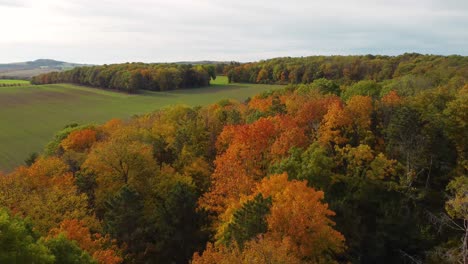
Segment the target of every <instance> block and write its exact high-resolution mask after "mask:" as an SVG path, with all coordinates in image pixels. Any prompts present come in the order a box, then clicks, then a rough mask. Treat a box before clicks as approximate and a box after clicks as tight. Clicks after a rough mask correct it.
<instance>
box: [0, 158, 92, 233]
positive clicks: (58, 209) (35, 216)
mask: <svg viewBox="0 0 468 264" xmlns="http://www.w3.org/2000/svg"><path fill="white" fill-rule="evenodd" d="M74 182H75V179H74V178H73V176H72V174H71V173H68V172H66V165H65V164H64V163H63V162H61V161H60V160H59V159H57V158H48V159H45V158H40V159H39V160H38V161H37V162H36V163H34V164H33V165H32V166H31V167H29V168H26V167H20V168H18V169H17V170H15V171H14V172H12V173H11V174H9V175H7V176H5V177H2V178H0V205H1V206H5V207H8V208H9V209H10V210H11V211H12V212H13V213H16V214H19V215H21V216H27V217H30V218H31V220H32V221H33V222H34V226H35V228H36V229H37V230H38V231H39V232H40V233H42V234H46V233H47V232H48V230H50V228H52V227H55V226H57V225H58V224H59V223H60V222H61V221H63V220H64V219H68V218H75V219H80V220H83V221H85V222H86V223H87V224H88V225H89V226H92V227H94V228H95V227H97V223H96V220H95V219H94V217H93V216H92V215H90V212H89V210H88V208H87V197H86V195H85V194H79V193H78V190H77V187H76V185H75V184H74Z"/></svg>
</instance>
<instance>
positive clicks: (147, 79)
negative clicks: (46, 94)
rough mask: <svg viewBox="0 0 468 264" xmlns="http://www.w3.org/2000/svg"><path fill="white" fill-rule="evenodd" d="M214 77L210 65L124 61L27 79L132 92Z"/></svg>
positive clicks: (202, 81) (175, 86)
mask: <svg viewBox="0 0 468 264" xmlns="http://www.w3.org/2000/svg"><path fill="white" fill-rule="evenodd" d="M215 78H216V70H215V67H214V66H213V65H196V66H192V65H178V64H145V63H124V64H112V65H103V66H86V67H76V68H73V69H71V70H68V71H63V72H51V73H46V74H41V75H38V76H34V77H33V78H32V80H31V83H32V84H51V83H73V84H79V85H86V86H92V87H99V88H106V89H116V90H119V91H124V92H128V93H136V92H138V91H139V90H150V91H167V90H175V89H187V88H195V87H203V86H208V85H209V84H210V80H211V79H215Z"/></svg>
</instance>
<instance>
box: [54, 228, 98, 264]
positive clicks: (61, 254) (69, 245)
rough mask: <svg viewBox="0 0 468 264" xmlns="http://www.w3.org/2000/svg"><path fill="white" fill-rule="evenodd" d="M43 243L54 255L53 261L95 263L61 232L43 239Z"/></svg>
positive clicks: (76, 263) (63, 263) (82, 263)
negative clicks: (53, 236)
mask: <svg viewBox="0 0 468 264" xmlns="http://www.w3.org/2000/svg"><path fill="white" fill-rule="evenodd" d="M45 245H46V246H47V247H48V248H49V249H50V251H51V252H52V254H54V256H55V263H57V264H58V263H60V264H97V262H96V261H95V260H94V259H93V258H92V257H91V256H90V255H89V254H88V252H86V251H84V250H82V249H81V248H80V247H79V246H78V244H77V243H76V242H75V241H70V240H68V239H67V238H66V237H65V236H64V235H63V234H60V235H58V236H57V237H55V238H51V239H48V240H46V241H45Z"/></svg>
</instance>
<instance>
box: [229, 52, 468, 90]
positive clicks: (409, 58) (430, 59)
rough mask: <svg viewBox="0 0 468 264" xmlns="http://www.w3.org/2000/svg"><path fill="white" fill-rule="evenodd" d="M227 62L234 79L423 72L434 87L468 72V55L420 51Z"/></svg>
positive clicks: (385, 76) (380, 77) (341, 79)
mask: <svg viewBox="0 0 468 264" xmlns="http://www.w3.org/2000/svg"><path fill="white" fill-rule="evenodd" d="M223 66H224V68H223V72H224V74H226V75H227V76H228V77H229V80H230V81H231V82H245V83H277V84H289V83H291V84H301V83H302V84H307V83H312V82H313V81H314V80H316V79H320V78H326V79H329V80H335V81H337V82H338V83H339V84H350V83H353V82H355V81H359V80H373V81H377V82H381V81H384V80H390V79H393V78H401V77H405V76H419V77H420V78H422V79H423V81H424V82H425V83H429V85H431V87H432V88H433V87H437V86H438V85H440V84H441V83H444V82H447V81H448V80H449V79H450V78H452V77H453V76H456V75H466V74H467V72H468V58H467V57H463V56H458V55H453V56H438V55H422V54H417V53H406V54H403V55H400V56H382V55H376V56H374V55H365V56H312V57H300V58H291V57H285V58H276V59H270V60H264V61H259V62H254V63H245V64H238V65H236V64H233V63H231V64H225V65H223ZM425 85H428V84H425Z"/></svg>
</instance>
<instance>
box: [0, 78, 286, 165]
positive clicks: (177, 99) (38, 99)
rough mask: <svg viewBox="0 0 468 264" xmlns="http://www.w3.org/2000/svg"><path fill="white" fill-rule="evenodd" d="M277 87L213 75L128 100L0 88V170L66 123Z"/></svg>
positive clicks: (84, 90)
mask: <svg viewBox="0 0 468 264" xmlns="http://www.w3.org/2000/svg"><path fill="white" fill-rule="evenodd" d="M279 87H281V86H278V85H276V86H275V85H252V84H228V83H227V78H226V77H223V76H219V77H218V78H217V79H216V80H215V81H213V82H212V86H210V87H205V88H199V89H191V90H177V91H170V92H144V93H142V94H138V95H129V94H123V93H117V92H111V91H105V90H100V89H95V88H88V87H83V86H76V85H70V84H53V85H39V86H21V87H2V88H0V170H1V171H10V170H11V169H12V168H14V167H15V166H18V165H20V164H23V161H24V160H25V159H26V158H27V156H28V155H29V154H30V153H32V152H40V151H42V150H43V149H44V147H45V144H46V143H47V142H49V141H50V140H51V139H52V137H53V135H54V134H55V132H57V131H58V130H60V129H62V128H63V127H64V126H65V125H67V124H70V123H79V124H86V123H102V122H105V121H106V120H109V119H111V118H114V117H117V118H128V117H130V116H132V115H135V114H142V113H147V112H151V111H153V110H156V109H158V108H161V107H164V106H169V105H175V104H185V105H190V106H195V105H206V104H210V103H215V102H217V101H219V100H221V99H225V98H232V99H237V100H244V99H246V98H247V97H249V96H252V95H255V94H258V93H261V92H263V91H266V90H270V89H276V88H279Z"/></svg>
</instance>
